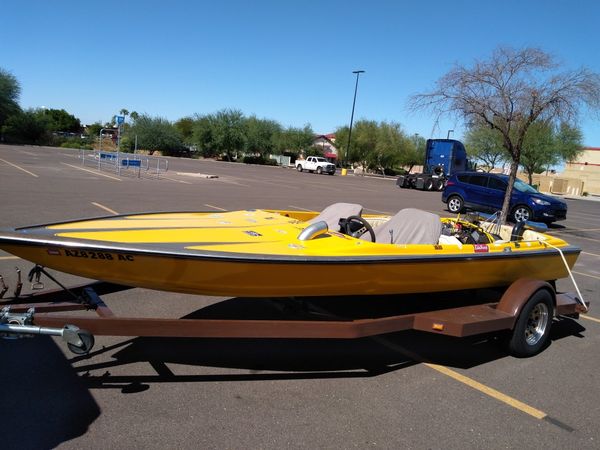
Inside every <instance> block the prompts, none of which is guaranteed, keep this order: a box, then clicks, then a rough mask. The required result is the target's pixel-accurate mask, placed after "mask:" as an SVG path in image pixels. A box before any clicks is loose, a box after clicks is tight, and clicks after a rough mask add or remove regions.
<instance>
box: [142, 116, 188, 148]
mask: <svg viewBox="0 0 600 450" xmlns="http://www.w3.org/2000/svg"><path fill="white" fill-rule="evenodd" d="M131 116H132V117H133V113H131ZM174 125H175V128H177V130H178V131H179V133H180V134H181V137H182V138H183V141H184V142H186V143H191V142H192V137H193V134H194V119H192V118H191V117H183V118H181V119H179V120H178V121H177V122H175V124H174Z"/></svg>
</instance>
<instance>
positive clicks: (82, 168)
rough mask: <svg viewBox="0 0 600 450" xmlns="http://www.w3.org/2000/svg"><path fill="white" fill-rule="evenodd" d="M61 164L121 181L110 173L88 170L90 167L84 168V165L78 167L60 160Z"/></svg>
mask: <svg viewBox="0 0 600 450" xmlns="http://www.w3.org/2000/svg"><path fill="white" fill-rule="evenodd" d="M61 164H64V165H65V166H69V167H72V168H73V169H79V170H83V171H85V172H89V173H93V174H94V175H100V176H101V177H106V178H110V179H111V180H116V181H123V180H121V179H120V178H117V177H112V176H110V175H106V174H104V173H100V172H96V171H95V170H90V169H86V168H84V167H78V166H74V165H73V164H67V163H64V162H61Z"/></svg>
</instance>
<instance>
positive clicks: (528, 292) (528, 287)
mask: <svg viewBox="0 0 600 450" xmlns="http://www.w3.org/2000/svg"><path fill="white" fill-rule="evenodd" d="M540 289H545V290H547V291H548V292H549V293H550V295H552V304H553V305H554V308H555V309H556V292H555V291H554V289H553V288H552V286H551V285H550V283H548V282H546V281H542V280H535V279H530V278H521V279H519V280H517V281H515V282H514V283H513V284H511V285H510V286H509V287H508V289H507V290H506V291H505V292H504V295H502V298H501V299H500V302H499V303H498V306H497V307H496V309H497V310H498V311H502V312H505V313H507V314H510V315H511V316H512V317H513V323H512V326H511V329H512V328H514V326H515V323H516V321H517V318H518V317H519V314H521V310H522V309H523V307H524V306H525V304H526V303H527V301H528V300H529V299H530V298H531V297H532V296H533V294H535V293H536V292H537V291H539V290H540ZM552 313H553V314H552V316H554V311H552Z"/></svg>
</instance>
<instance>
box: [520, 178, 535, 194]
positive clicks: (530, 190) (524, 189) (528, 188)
mask: <svg viewBox="0 0 600 450" xmlns="http://www.w3.org/2000/svg"><path fill="white" fill-rule="evenodd" d="M514 188H515V189H516V190H517V191H519V192H524V193H526V194H538V191H537V189H535V188H534V187H533V186H531V185H530V184H527V183H525V182H523V181H521V180H519V179H516V180H515V184H514Z"/></svg>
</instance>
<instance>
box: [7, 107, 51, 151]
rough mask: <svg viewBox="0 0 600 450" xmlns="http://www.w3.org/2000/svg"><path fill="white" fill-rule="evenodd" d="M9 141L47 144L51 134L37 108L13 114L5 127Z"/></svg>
mask: <svg viewBox="0 0 600 450" xmlns="http://www.w3.org/2000/svg"><path fill="white" fill-rule="evenodd" d="M3 131H4V136H5V138H6V140H7V141H9V142H14V143H17V144H47V143H49V142H50V140H51V139H50V138H51V135H50V133H49V132H48V128H47V125H46V122H45V121H44V120H43V119H42V118H41V117H40V114H39V112H38V111H37V110H35V109H28V110H26V111H21V112H18V113H16V114H13V115H11V116H10V117H9V118H8V119H6V122H5V123H4V127H3Z"/></svg>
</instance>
